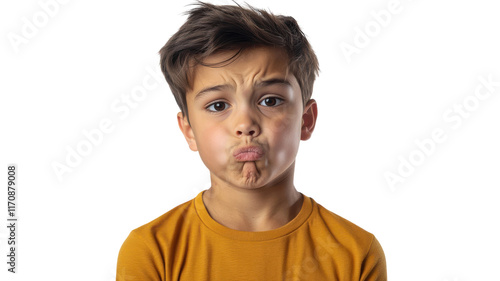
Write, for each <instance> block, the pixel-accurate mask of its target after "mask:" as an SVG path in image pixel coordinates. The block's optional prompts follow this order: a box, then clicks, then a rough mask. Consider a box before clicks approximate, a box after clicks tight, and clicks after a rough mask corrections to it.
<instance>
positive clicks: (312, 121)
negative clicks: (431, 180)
mask: <svg viewBox="0 0 500 281" xmlns="http://www.w3.org/2000/svg"><path fill="white" fill-rule="evenodd" d="M317 117H318V105H317V104H316V101H315V100H313V99H310V100H309V101H308V102H307V104H306V106H305V107H304V113H303V114H302V128H301V133H300V139H301V140H308V139H309V138H310V137H311V135H312V132H313V131H314V127H315V126H316V118H317Z"/></svg>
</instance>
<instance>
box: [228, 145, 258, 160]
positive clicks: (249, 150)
mask: <svg viewBox="0 0 500 281" xmlns="http://www.w3.org/2000/svg"><path fill="white" fill-rule="evenodd" d="M262 155H264V150H263V149H262V148H260V147H258V146H245V147H241V148H238V149H236V150H235V151H234V152H233V156H234V158H235V159H236V160H237V161H239V162H247V161H257V160H259V159H260V158H261V157H262Z"/></svg>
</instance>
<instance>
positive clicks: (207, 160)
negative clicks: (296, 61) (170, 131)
mask: <svg viewBox="0 0 500 281" xmlns="http://www.w3.org/2000/svg"><path fill="white" fill-rule="evenodd" d="M236 52H237V51H225V52H220V53H217V54H215V55H212V56H210V57H208V58H207V59H206V60H205V61H204V64H205V65H212V64H217V63H219V62H221V61H225V60H227V59H228V58H231V57H232V56H233V55H235V54H236ZM191 81H193V82H192V85H191V86H192V87H191V89H190V90H188V92H187V94H186V101H187V106H188V114H189V121H190V125H189V123H188V122H187V119H186V118H185V117H183V116H182V114H180V113H179V115H178V121H179V126H180V128H181V130H182V132H183V134H184V136H185V137H186V140H187V141H188V144H189V147H190V148H191V149H192V150H194V151H198V152H199V154H200V157H201V159H202V161H203V162H204V164H205V165H206V166H207V168H208V169H209V170H210V174H211V180H212V185H214V184H215V185H217V184H226V185H228V186H231V187H237V188H244V189H256V188H261V187H265V186H272V185H273V184H276V182H278V181H281V180H283V179H286V177H287V176H290V177H293V168H294V162H295V156H296V154H297V151H298V148H299V143H300V140H301V138H302V139H307V138H308V137H304V133H303V131H304V129H303V121H302V120H303V114H304V112H307V111H308V108H310V107H311V104H310V103H308V104H307V105H306V106H305V108H304V106H303V103H302V96H301V91H300V86H299V84H298V82H297V79H296V78H295V76H294V75H293V74H292V73H290V72H289V71H288V57H287V55H286V53H285V52H284V51H283V50H281V49H277V48H271V47H254V48H248V49H245V50H244V51H242V52H241V53H240V54H238V56H237V57H236V59H234V60H232V61H231V62H230V63H224V64H222V65H216V66H215V67H214V66H203V65H198V66H196V67H195V69H194V71H193V73H192V75H191ZM314 106H315V104H314Z"/></svg>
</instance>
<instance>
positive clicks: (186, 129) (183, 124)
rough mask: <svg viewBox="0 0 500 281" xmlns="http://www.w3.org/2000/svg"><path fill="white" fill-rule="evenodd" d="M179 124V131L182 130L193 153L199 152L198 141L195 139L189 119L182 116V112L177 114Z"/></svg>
mask: <svg viewBox="0 0 500 281" xmlns="http://www.w3.org/2000/svg"><path fill="white" fill-rule="evenodd" d="M177 123H179V129H181V132H182V134H183V135H184V138H186V141H187V143H188V145H189V148H190V149H191V150H192V151H198V146H197V145H196V140H195V138H194V133H193V129H192V128H191V125H190V124H189V122H188V121H187V117H186V116H184V115H183V114H182V112H179V113H177Z"/></svg>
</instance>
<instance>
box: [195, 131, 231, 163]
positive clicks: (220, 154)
mask: <svg viewBox="0 0 500 281" xmlns="http://www.w3.org/2000/svg"><path fill="white" fill-rule="evenodd" d="M226 142H227V141H226V134H225V133H224V132H223V130H221V129H220V128H217V126H213V127H206V128H204V130H203V131H201V132H200V134H199V135H198V137H197V144H198V151H199V153H200V157H201V159H202V160H203V162H204V163H205V165H206V166H212V165H223V164H225V163H226V158H227V157H225V156H226V153H225V149H226V147H225V144H226Z"/></svg>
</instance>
